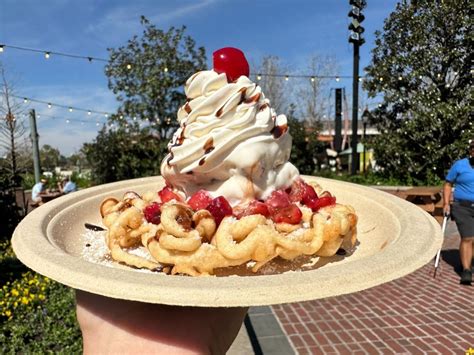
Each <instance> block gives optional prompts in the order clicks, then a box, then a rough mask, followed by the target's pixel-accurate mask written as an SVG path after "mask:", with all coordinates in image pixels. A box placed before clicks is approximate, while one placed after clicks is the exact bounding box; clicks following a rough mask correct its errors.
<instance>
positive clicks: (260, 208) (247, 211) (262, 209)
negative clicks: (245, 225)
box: [238, 200, 270, 218]
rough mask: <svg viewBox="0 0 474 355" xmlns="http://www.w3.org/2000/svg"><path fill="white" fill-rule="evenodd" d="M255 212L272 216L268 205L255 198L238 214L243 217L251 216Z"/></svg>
mask: <svg viewBox="0 0 474 355" xmlns="http://www.w3.org/2000/svg"><path fill="white" fill-rule="evenodd" d="M253 214H261V215H262V216H264V217H268V216H270V211H269V210H268V206H267V205H266V204H264V203H263V202H261V201H257V200H253V201H251V202H250V203H249V204H248V205H247V207H245V208H244V210H243V211H242V212H241V213H239V214H238V218H242V217H244V216H250V215H253Z"/></svg>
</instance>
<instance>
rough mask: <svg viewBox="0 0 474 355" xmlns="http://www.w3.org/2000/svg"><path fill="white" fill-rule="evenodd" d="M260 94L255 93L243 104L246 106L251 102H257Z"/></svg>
mask: <svg viewBox="0 0 474 355" xmlns="http://www.w3.org/2000/svg"><path fill="white" fill-rule="evenodd" d="M261 95H262V94H261V93H260V92H258V93H256V94H255V95H253V96H252V97H249V98H248V99H247V100H245V101H244V102H245V103H246V104H251V103H252V102H257V101H258V100H259V99H260V96H261Z"/></svg>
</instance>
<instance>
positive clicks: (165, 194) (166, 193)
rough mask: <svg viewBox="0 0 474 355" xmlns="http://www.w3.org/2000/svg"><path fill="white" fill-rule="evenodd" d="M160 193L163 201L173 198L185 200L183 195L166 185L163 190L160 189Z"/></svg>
mask: <svg viewBox="0 0 474 355" xmlns="http://www.w3.org/2000/svg"><path fill="white" fill-rule="evenodd" d="M158 195H159V196H160V199H161V202H163V203H166V202H168V201H171V200H176V201H183V199H182V198H181V196H179V195H178V194H176V193H174V192H173V190H171V188H170V187H169V186H165V187H163V189H161V191H158Z"/></svg>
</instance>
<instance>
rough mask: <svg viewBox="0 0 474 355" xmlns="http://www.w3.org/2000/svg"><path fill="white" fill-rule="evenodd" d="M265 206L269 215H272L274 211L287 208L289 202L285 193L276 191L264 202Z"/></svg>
mask: <svg viewBox="0 0 474 355" xmlns="http://www.w3.org/2000/svg"><path fill="white" fill-rule="evenodd" d="M265 204H266V205H267V206H268V210H269V211H270V214H274V212H275V211H276V210H279V209H280V208H283V207H287V206H289V205H290V204H291V201H290V199H289V197H288V194H287V193H286V192H285V191H282V190H276V191H273V192H272V194H271V195H270V196H269V197H268V198H267V199H266V200H265Z"/></svg>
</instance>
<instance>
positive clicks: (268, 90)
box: [256, 56, 292, 114]
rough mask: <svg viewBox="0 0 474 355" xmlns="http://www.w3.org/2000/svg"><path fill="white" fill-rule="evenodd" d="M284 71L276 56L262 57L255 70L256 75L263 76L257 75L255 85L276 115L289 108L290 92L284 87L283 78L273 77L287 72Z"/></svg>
mask: <svg viewBox="0 0 474 355" xmlns="http://www.w3.org/2000/svg"><path fill="white" fill-rule="evenodd" d="M286 69H287V68H285V67H284V66H283V65H282V63H281V61H280V58H278V57H276V56H266V57H263V58H262V62H261V63H260V64H259V65H258V66H257V68H256V71H257V73H259V74H263V75H262V76H261V78H259V77H258V76H259V74H257V84H258V85H259V86H260V87H261V88H262V91H263V93H264V95H265V97H266V98H267V99H269V100H270V105H271V107H272V108H273V109H274V110H275V111H276V113H277V114H280V113H284V111H285V110H286V109H287V108H288V107H289V102H290V95H289V94H288V91H289V92H291V91H292V90H288V87H286V86H285V79H284V78H283V77H279V76H275V75H281V73H283V72H287V70H286ZM265 74H268V75H265Z"/></svg>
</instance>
